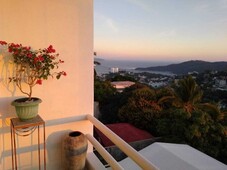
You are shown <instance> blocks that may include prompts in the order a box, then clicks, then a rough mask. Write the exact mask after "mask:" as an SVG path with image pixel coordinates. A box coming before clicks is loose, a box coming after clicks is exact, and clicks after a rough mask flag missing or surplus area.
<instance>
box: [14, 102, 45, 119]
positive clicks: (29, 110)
mask: <svg viewBox="0 0 227 170" xmlns="http://www.w3.org/2000/svg"><path fill="white" fill-rule="evenodd" d="M41 102H42V100H41V99H39V98H32V100H31V101H28V98H19V99H16V100H14V101H13V102H12V103H11V105H13V106H15V109H16V113H17V116H18V118H19V119H20V120H22V121H28V120H31V119H33V118H35V117H36V116H37V115H38V108H39V103H41Z"/></svg>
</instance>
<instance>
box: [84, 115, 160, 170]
mask: <svg viewBox="0 0 227 170" xmlns="http://www.w3.org/2000/svg"><path fill="white" fill-rule="evenodd" d="M87 119H88V120H89V121H91V122H92V123H93V124H94V126H95V127H97V128H98V129H99V130H100V131H101V132H102V133H103V134H104V135H106V136H107V137H108V138H109V139H110V140H111V141H112V142H113V143H114V144H115V145H117V146H118V147H119V148H120V149H121V150H122V151H123V152H124V153H125V154H126V155H127V156H128V157H130V158H131V159H132V160H133V161H134V162H135V163H136V164H137V165H139V166H140V167H141V168H142V169H145V170H146V169H147V170H148V169H149V170H158V168H157V167H156V166H155V165H153V164H152V163H151V162H150V161H148V160H147V159H146V158H145V157H143V156H142V155H141V154H140V153H138V152H137V151H136V150H135V149H134V148H132V147H131V146H130V145H129V144H127V143H126V142H125V141H124V140H122V139H121V138H120V137H119V136H117V135H116V134H115V133H114V132H112V131H111V130H110V129H109V128H107V127H106V126H105V125H104V124H102V123H101V122H100V121H98V120H97V119H96V118H94V117H93V116H91V115H87Z"/></svg>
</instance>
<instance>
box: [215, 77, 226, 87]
mask: <svg viewBox="0 0 227 170" xmlns="http://www.w3.org/2000/svg"><path fill="white" fill-rule="evenodd" d="M215 84H216V85H217V86H218V87H226V85H227V84H226V80H222V79H216V81H215Z"/></svg>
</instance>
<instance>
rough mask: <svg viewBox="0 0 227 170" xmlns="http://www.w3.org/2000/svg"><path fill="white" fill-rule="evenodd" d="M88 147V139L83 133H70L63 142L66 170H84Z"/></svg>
mask: <svg viewBox="0 0 227 170" xmlns="http://www.w3.org/2000/svg"><path fill="white" fill-rule="evenodd" d="M87 147H88V142H87V138H86V136H85V135H84V134H83V133H81V132H79V131H73V132H70V133H69V134H68V135H67V136H66V137H65V138H64V141H63V152H64V168H65V169H66V170H83V169H84V168H85V162H86V154H87Z"/></svg>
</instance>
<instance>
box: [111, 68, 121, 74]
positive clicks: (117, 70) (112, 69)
mask: <svg viewBox="0 0 227 170" xmlns="http://www.w3.org/2000/svg"><path fill="white" fill-rule="evenodd" d="M110 72H111V73H118V72H119V68H118V67H112V68H110Z"/></svg>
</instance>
